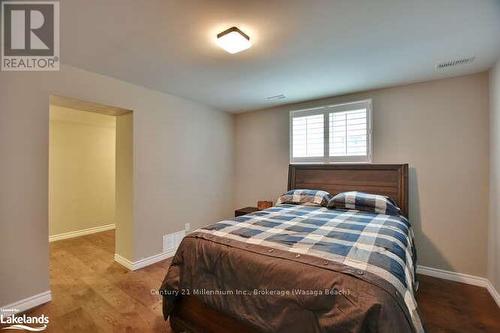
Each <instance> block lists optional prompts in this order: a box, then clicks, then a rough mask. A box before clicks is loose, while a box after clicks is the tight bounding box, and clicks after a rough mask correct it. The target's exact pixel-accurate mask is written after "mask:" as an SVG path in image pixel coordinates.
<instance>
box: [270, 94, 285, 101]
mask: <svg viewBox="0 0 500 333" xmlns="http://www.w3.org/2000/svg"><path fill="white" fill-rule="evenodd" d="M285 98H286V96H285V95H283V94H279V95H274V96H269V97H266V99H267V100H268V101H277V100H280V99H285Z"/></svg>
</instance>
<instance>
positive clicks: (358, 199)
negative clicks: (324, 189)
mask: <svg viewBox="0 0 500 333" xmlns="http://www.w3.org/2000/svg"><path fill="white" fill-rule="evenodd" d="M327 207H328V208H336V209H357V210H363V211H367V212H373V213H377V214H386V215H396V216H399V214H401V210H400V209H399V207H398V206H397V205H396V203H395V202H394V201H393V200H392V199H391V198H389V197H386V196H383V195H377V194H370V193H364V192H356V191H352V192H342V193H339V194H337V195H336V196H334V197H333V199H331V200H330V201H329V202H328V204H327Z"/></svg>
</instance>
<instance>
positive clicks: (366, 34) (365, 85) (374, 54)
mask: <svg viewBox="0 0 500 333" xmlns="http://www.w3.org/2000/svg"><path fill="white" fill-rule="evenodd" d="M233 25H236V26H238V27H239V28H240V29H241V30H243V31H244V32H245V33H247V34H248V35H250V38H251V40H252V42H253V44H254V45H253V47H252V48H250V49H249V50H246V51H244V52H241V53H238V54H234V55H231V54H229V53H226V52H225V51H223V50H222V49H220V48H219V47H217V46H216V44H215V35H216V34H217V33H218V32H220V31H222V30H225V29H226V28H228V27H231V26H233ZM469 56H475V60H474V62H473V63H471V64H467V65H463V66H457V67H453V68H449V69H447V70H439V71H438V70H436V69H435V65H436V64H437V63H439V62H442V61H447V60H450V59H455V58H461V57H469ZM499 56H500V0H428V1H414V0H377V1H373V0H364V1H362V0H267V1H264V0H252V1H243V0H240V1H237V0H232V1H231V0H227V1H226V0H220V1H215V0H199V1H194V0H170V1H168V0H163V1H162V0H147V1H136V0H64V1H61V60H62V63H63V64H69V65H72V66H75V67H79V68H83V69H86V70H90V71H93V72H97V73H101V74H104V75H108V76H112V77H115V78H118V79H121V80H124V81H128V82H131V83H134V84H138V85H142V86H145V87H148V88H152V89H155V90H159V91H163V92H168V93H171V94H175V95H179V96H183V97H186V98H189V99H192V100H195V101H198V102H201V103H204V104H207V105H210V106H213V107H215V108H218V109H221V110H225V111H230V112H242V111H248V110H254V109H259V108H266V107H270V106H274V105H279V104H286V103H293V102H299V101H304V100H308V99H315V98H321V97H327V96H333V95H339V94H345V93H350V92H355V91H361V90H367V89H374V88H381V87H387V86H394V85H399V84H405V83H410V82H418V81H426V80H432V79H439V78H444V77H451V76H457V75H463V74H468V73H473V72H479V71H483V70H486V69H488V68H489V67H491V65H492V64H493V63H494V62H495V60H496V59H498V57H499ZM279 94H284V95H285V96H286V98H285V99H281V100H279V101H269V100H266V97H268V96H274V95H279Z"/></svg>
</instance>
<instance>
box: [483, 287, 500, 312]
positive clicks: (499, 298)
mask: <svg viewBox="0 0 500 333" xmlns="http://www.w3.org/2000/svg"><path fill="white" fill-rule="evenodd" d="M486 289H488V291H489V292H490V295H491V297H493V299H494V300H495V302H497V305H498V307H500V294H499V293H498V291H497V290H496V289H495V287H493V284H491V282H490V281H488V286H487V287H486Z"/></svg>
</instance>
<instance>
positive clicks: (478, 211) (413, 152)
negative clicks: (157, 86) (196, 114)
mask: <svg viewBox="0 0 500 333" xmlns="http://www.w3.org/2000/svg"><path fill="white" fill-rule="evenodd" d="M365 98H372V99H373V117H374V123H373V126H374V137H373V142H374V151H373V154H374V155H373V156H374V160H373V162H374V163H409V165H410V168H411V169H410V220H411V222H412V224H413V225H414V229H415V233H416V242H417V249H418V254H419V264H421V265H425V266H430V267H435V268H441V269H447V270H451V271H456V272H461V273H469V274H474V275H479V276H486V267H487V263H486V254H487V245H486V243H487V224H488V222H487V221H488V204H487V203H488V161H489V158H488V131H489V130H488V74H487V73H480V74H474V75H470V76H463V77H457V78H452V79H445V80H439V81H432V82H426V83H418V84H412V85H408V86H401V87H395V88H389V89H381V90H374V91H370V92H365V93H359V94H353V95H348V96H340V97H335V98H329V99H324V100H319V101H312V102H308V103H301V104H296V105H292V106H285V107H277V108H272V109H267V110H262V111H256V112H249V113H243V114H240V115H237V116H236V120H235V127H236V128H235V133H236V149H235V152H236V153H235V158H236V175H235V183H234V184H235V198H236V200H235V207H243V206H246V205H255V203H256V201H257V200H259V199H267V200H273V201H274V200H276V198H277V196H278V195H279V194H280V193H282V192H284V191H285V190H286V184H287V166H288V162H289V143H288V140H289V130H288V123H289V121H288V119H289V118H288V117H289V111H290V110H294V109H300V108H306V107H312V106H318V105H324V104H329V103H330V104H333V103H342V102H347V101H355V100H359V99H365Z"/></svg>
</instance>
